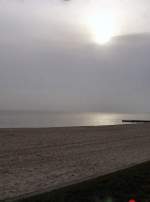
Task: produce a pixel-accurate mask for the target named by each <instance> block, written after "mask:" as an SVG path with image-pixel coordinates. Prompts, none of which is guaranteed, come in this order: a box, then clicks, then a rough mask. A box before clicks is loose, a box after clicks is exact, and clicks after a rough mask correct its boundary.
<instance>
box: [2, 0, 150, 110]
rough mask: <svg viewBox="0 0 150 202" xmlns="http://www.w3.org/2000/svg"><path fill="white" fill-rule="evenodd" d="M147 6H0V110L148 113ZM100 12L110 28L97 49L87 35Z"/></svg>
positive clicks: (16, 1) (80, 2) (113, 0)
mask: <svg viewBox="0 0 150 202" xmlns="http://www.w3.org/2000/svg"><path fill="white" fill-rule="evenodd" d="M91 8H92V9H91ZM94 9H96V12H98V13H97V15H96V17H97V16H98V21H96V24H95V26H94V27H93V26H91V23H90V24H89V22H88V21H87V23H86V19H88V18H87V17H89V16H90V15H92V13H93V11H94ZM149 9H150V1H148V0H143V1H141V0H133V1H132V2H131V1H128V0H124V1H119V0H109V1H107V0H105V1H104V0H103V1H98V0H95V1H94V0H93V1H92V0H91V1H90V0H76V1H75V0H71V1H67V2H64V1H61V0H52V1H48V0H44V1H42V0H31V1H27V0H24V1H21V0H12V1H11V2H10V1H4V0H3V1H0V27H1V32H0V47H1V48H0V110H48V111H78V112H82V111H97V112H99V111H102V112H150V93H149V86H150V56H149V52H150V27H149V26H148V25H149V23H150V22H149V21H150V13H149ZM103 10H104V11H106V13H105V14H106V17H107V13H108V12H110V10H111V14H112V15H115V16H114V19H117V27H115V28H117V29H115V31H114V32H113V34H112V36H111V40H110V41H109V42H108V43H107V44H103V45H102V44H98V43H95V41H94V40H93V36H94V34H95V35H98V34H100V32H101V31H103V30H104V28H105V25H103V22H102V23H101V24H102V25H103V26H104V27H101V29H100V28H99V26H98V24H97V23H98V22H99V17H100V13H101V12H102V11H103ZM94 19H95V18H94ZM108 20H109V18H108V19H106V22H107V21H108ZM92 22H93V21H92ZM94 22H95V21H94ZM106 24H107V23H106ZM115 26H116V25H115ZM96 31H97V33H96ZM111 31H112V30H111ZM94 32H95V33H94Z"/></svg>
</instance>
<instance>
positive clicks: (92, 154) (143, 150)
mask: <svg viewBox="0 0 150 202" xmlns="http://www.w3.org/2000/svg"><path fill="white" fill-rule="evenodd" d="M149 160H150V124H137V125H120V126H102V127H64V128H45V129H44V128H41V129H0V200H5V199H11V198H15V197H19V196H25V195H26V194H32V193H33V194H34V193H39V192H44V191H45V190H53V189H55V188H56V187H63V186H66V185H68V184H74V183H76V182H80V181H84V180H86V179H90V178H93V177H96V176H104V175H107V174H109V173H113V172H115V171H118V170H120V169H125V168H128V167H131V166H133V165H136V164H140V163H142V162H146V161H149Z"/></svg>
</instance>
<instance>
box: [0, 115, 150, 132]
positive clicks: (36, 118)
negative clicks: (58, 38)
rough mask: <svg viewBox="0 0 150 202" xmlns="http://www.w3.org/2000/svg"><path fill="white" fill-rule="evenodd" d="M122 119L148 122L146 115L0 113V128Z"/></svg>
mask: <svg viewBox="0 0 150 202" xmlns="http://www.w3.org/2000/svg"><path fill="white" fill-rule="evenodd" d="M122 119H144V120H150V113H147V114H116V113H51V112H14V111H13V112H4V111H3V112H0V128H9V127H19V128H20V127H62V126H97V125H116V124H122Z"/></svg>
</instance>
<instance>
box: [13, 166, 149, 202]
mask: <svg viewBox="0 0 150 202" xmlns="http://www.w3.org/2000/svg"><path fill="white" fill-rule="evenodd" d="M15 201H16V200H15ZM17 201H19V202H29V201H30V202H32V201H33V202H48V201H50V202H128V201H131V202H134V201H136V202H150V162H148V163H144V164H141V165H139V166H135V167H132V168H130V169H127V170H124V171H119V172H117V173H115V174H112V175H109V176H105V177H103V178H99V179H98V178H97V179H93V180H91V181H86V182H83V183H79V184H76V185H73V186H68V187H66V188H63V189H59V190H56V191H53V192H47V193H44V194H39V195H36V196H32V197H28V198H26V199H18V200H17Z"/></svg>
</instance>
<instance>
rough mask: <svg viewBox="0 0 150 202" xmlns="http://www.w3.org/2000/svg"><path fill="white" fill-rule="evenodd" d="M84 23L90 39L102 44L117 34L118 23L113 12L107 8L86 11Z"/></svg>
mask: <svg viewBox="0 0 150 202" xmlns="http://www.w3.org/2000/svg"><path fill="white" fill-rule="evenodd" d="M85 24H86V27H87V30H88V32H89V33H90V35H91V38H92V41H94V42H95V43H97V44H100V45H104V44H106V43H108V42H110V41H111V39H112V38H113V37H114V36H116V35H118V34H119V29H120V28H119V23H118V20H117V17H116V16H115V13H113V12H112V11H111V10H109V9H108V10H107V9H101V10H98V9H93V10H92V12H91V11H88V14H87V16H86V18H85Z"/></svg>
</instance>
